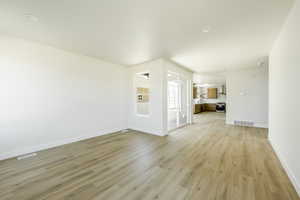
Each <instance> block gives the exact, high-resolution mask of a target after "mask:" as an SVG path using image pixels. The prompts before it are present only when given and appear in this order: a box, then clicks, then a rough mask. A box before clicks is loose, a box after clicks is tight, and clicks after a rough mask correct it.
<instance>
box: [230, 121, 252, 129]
mask: <svg viewBox="0 0 300 200" xmlns="http://www.w3.org/2000/svg"><path fill="white" fill-rule="evenodd" d="M234 125H236V126H246V127H253V126H254V122H251V121H240V120H234Z"/></svg>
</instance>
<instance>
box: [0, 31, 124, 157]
mask: <svg viewBox="0 0 300 200" xmlns="http://www.w3.org/2000/svg"><path fill="white" fill-rule="evenodd" d="M0 44H1V45H0V135H1V138H0V159H4V158H7V157H12V156H16V155H19V154H23V153H28V152H32V151H37V150H40V149H44V148H48V147H52V146H56V145H59V144H64V143H68V142H72V141H76V140H79V139H83V138H89V137H92V136H96V135H101V134H105V133H110V132H114V131H118V130H120V129H123V128H127V125H126V121H125V119H124V117H123V116H124V113H125V110H124V108H125V105H124V104H126V103H125V101H123V99H124V97H123V96H124V95H125V93H124V92H123V91H124V90H122V86H123V85H124V82H125V80H124V77H123V72H124V70H125V69H124V68H123V67H122V66H118V65H114V64H110V63H107V62H103V61H101V60H98V59H94V58H90V57H86V56H81V55H77V54H73V53H70V52H66V51H63V50H59V49H55V48H52V47H49V46H44V45H40V44H37V43H32V42H28V41H24V40H22V39H16V38H12V37H7V36H0Z"/></svg>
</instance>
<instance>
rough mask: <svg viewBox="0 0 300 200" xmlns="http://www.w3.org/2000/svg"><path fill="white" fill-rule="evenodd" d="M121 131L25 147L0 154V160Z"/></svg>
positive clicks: (102, 132) (105, 131) (109, 131)
mask: <svg viewBox="0 0 300 200" xmlns="http://www.w3.org/2000/svg"><path fill="white" fill-rule="evenodd" d="M121 130H122V128H121V129H120V128H115V129H110V130H102V131H100V132H98V133H94V134H86V135H81V136H77V137H74V138H68V139H63V140H58V141H54V142H50V143H46V144H40V145H36V146H31V147H25V148H19V149H16V150H13V151H10V152H4V153H0V160H5V159H9V158H14V157H17V156H21V155H24V154H29V153H33V152H38V151H42V150H46V149H50V148H53V147H57V146H61V145H65V144H69V143H73V142H78V141H81V140H86V139H89V138H93V137H98V136H101V135H106V134H110V133H115V132H118V131H121Z"/></svg>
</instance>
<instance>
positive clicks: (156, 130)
mask: <svg viewBox="0 0 300 200" xmlns="http://www.w3.org/2000/svg"><path fill="white" fill-rule="evenodd" d="M168 70H172V71H173V72H177V73H180V74H181V75H184V76H185V77H186V78H187V79H188V80H190V81H192V77H193V75H192V72H190V71H188V70H186V69H183V68H181V67H180V66H178V65H176V64H175V63H172V62H170V61H168V60H165V59H158V60H154V61H149V62H146V63H143V64H139V65H135V66H133V67H130V68H129V69H128V70H127V71H128V77H129V78H128V80H129V83H128V84H127V85H128V94H129V110H128V116H129V117H128V127H129V128H130V129H134V130H138V131H142V132H146V133H150V134H154V135H159V136H165V135H167V134H168V119H167V115H168V105H167V97H168V96H167V91H168V90H167V84H168V83H167V72H168ZM140 72H150V79H149V83H150V87H149V89H150V95H149V96H150V97H149V99H150V101H149V108H150V109H149V110H150V114H149V116H139V115H137V114H136V108H135V106H136V93H135V91H136V88H135V85H134V77H135V75H136V73H140ZM190 96H191V93H190ZM189 112H190V114H191V113H192V110H191V109H190V111H189Z"/></svg>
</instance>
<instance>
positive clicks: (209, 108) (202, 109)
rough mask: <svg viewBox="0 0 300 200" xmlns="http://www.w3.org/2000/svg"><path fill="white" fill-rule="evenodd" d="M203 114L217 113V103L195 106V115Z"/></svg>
mask: <svg viewBox="0 0 300 200" xmlns="http://www.w3.org/2000/svg"><path fill="white" fill-rule="evenodd" d="M201 112H216V104H215V103H203V104H195V107H194V114H199V113H201Z"/></svg>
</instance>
